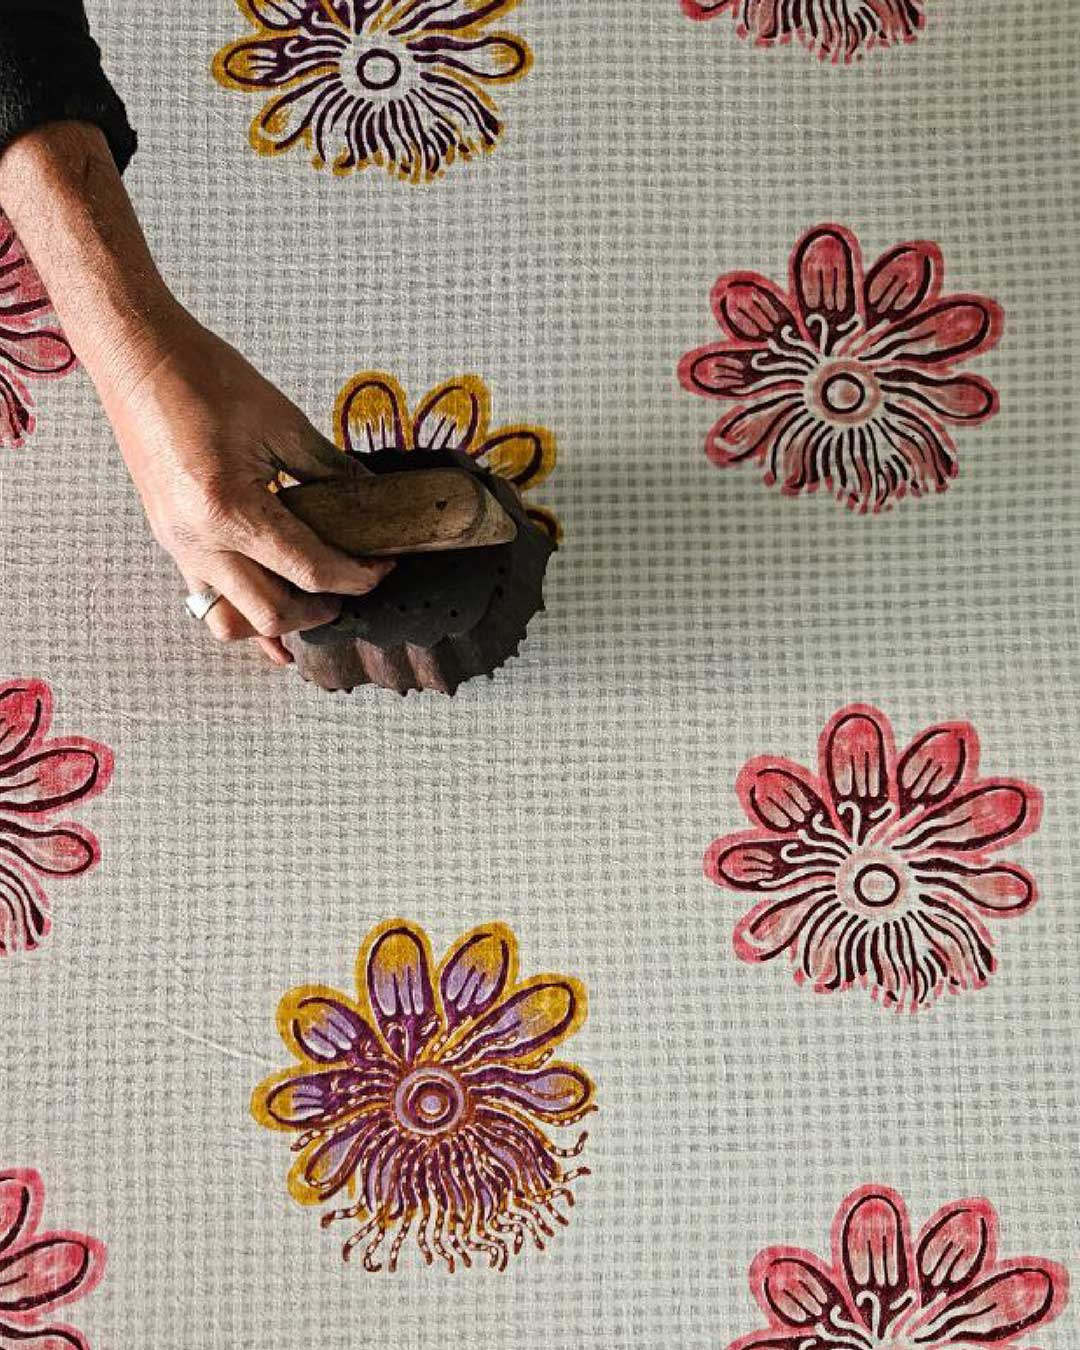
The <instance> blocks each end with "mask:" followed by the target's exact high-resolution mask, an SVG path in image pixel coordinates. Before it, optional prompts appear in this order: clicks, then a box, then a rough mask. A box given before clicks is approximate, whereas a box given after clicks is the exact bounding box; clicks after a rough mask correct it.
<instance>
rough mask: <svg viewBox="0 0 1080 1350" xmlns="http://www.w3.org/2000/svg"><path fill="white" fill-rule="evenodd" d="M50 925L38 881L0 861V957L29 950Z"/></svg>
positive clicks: (43, 894)
mask: <svg viewBox="0 0 1080 1350" xmlns="http://www.w3.org/2000/svg"><path fill="white" fill-rule="evenodd" d="M50 927H51V923H50V920H49V901H48V898H47V896H46V895H45V892H44V891H43V890H42V889H41V887H40V886H39V885H38V883H37V882H36V881H35V880H34V878H33V877H31V876H29V875H27V873H25V872H24V871H22V869H21V868H17V867H8V866H6V865H5V864H3V863H0V956H11V955H12V953H13V952H20V951H21V952H31V951H33V950H34V948H35V947H36V946H37V945H38V944H39V943H40V942H41V940H42V939H43V938H44V937H46V936H47V934H48V932H49V929H50Z"/></svg>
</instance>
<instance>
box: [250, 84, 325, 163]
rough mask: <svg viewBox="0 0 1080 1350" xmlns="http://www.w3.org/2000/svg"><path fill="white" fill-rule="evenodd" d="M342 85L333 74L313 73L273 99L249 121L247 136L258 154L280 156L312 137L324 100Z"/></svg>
mask: <svg viewBox="0 0 1080 1350" xmlns="http://www.w3.org/2000/svg"><path fill="white" fill-rule="evenodd" d="M340 87H341V81H340V80H339V78H338V76H337V74H336V73H326V72H316V73H315V74H313V75H311V76H310V77H308V78H306V79H304V80H303V81H302V82H301V83H299V84H296V85H293V86H292V88H290V89H287V90H286V91H285V92H284V93H283V94H279V95H278V96H277V97H276V98H272V99H271V100H270V102H269V103H267V105H266V106H265V107H264V108H263V109H262V111H261V112H260V113H259V114H258V116H257V117H256V118H255V120H254V121H253V122H252V124H251V128H250V131H249V139H250V141H251V145H252V148H253V149H254V150H256V151H257V152H258V153H259V154H260V155H280V154H283V153H284V152H285V151H286V150H291V149H292V147H293V146H294V145H296V143H297V142H298V141H301V140H304V141H307V142H310V140H311V124H312V122H313V121H314V120H315V116H316V114H317V113H318V111H319V108H320V107H321V105H322V103H323V101H324V100H325V99H326V98H327V97H329V96H330V95H332V94H333V93H334V92H335V91H337V90H339V89H340Z"/></svg>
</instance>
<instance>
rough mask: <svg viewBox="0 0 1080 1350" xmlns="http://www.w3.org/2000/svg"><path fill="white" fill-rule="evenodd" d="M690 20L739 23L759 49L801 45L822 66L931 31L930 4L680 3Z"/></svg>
mask: <svg viewBox="0 0 1080 1350" xmlns="http://www.w3.org/2000/svg"><path fill="white" fill-rule="evenodd" d="M681 3H682V8H683V13H685V14H686V15H687V16H688V17H689V18H691V19H697V20H702V21H703V20H706V19H716V18H719V17H720V15H722V14H725V15H728V16H729V17H730V18H732V19H734V20H735V25H736V31H737V32H738V35H739V37H741V38H744V39H747V40H748V41H750V42H752V43H754V44H755V45H756V46H759V47H775V46H786V45H787V44H789V43H791V42H793V41H797V42H801V43H802V44H803V46H805V47H807V48H809V50H810V51H811V52H813V53H814V54H815V55H816V56H819V57H820V58H821V59H822V60H823V61H829V62H831V63H832V64H834V65H836V64H839V63H841V62H843V63H844V64H845V65H848V64H850V63H851V62H852V61H858V60H861V59H862V57H863V55H864V54H865V53H866V52H868V51H871V50H872V49H873V48H875V47H893V46H896V45H898V44H900V43H907V42H914V41H915V39H916V38H917V37H918V35H919V33H921V32H922V30H923V28H924V27H925V25H926V7H925V0H798V3H795V4H793V3H791V0H681Z"/></svg>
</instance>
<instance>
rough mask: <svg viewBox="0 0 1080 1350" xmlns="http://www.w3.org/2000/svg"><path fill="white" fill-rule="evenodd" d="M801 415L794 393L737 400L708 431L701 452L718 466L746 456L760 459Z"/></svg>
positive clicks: (738, 462) (731, 463) (797, 396)
mask: <svg viewBox="0 0 1080 1350" xmlns="http://www.w3.org/2000/svg"><path fill="white" fill-rule="evenodd" d="M801 415H802V414H801V403H800V399H799V395H798V394H797V393H786V394H778V395H776V396H774V397H772V398H766V399H763V400H758V401H755V402H753V403H740V404H739V406H738V407H737V408H733V409H732V410H731V412H729V413H728V414H727V415H726V416H725V417H722V418H721V419H720V421H719V422H717V423H716V425H715V426H714V427H713V429H712V430H711V431H710V432H709V435H708V437H707V439H706V441H705V453H706V454H707V455H708V457H709V458H710V459H711V460H712V462H713V463H714V464H715V465H716V466H717V467H718V468H721V469H726V468H730V467H731V465H733V464H740V463H742V461H743V460H746V459H764V458H765V456H766V455H768V454H770V452H771V451H772V450H773V448H774V447H775V445H776V444H777V442H778V440H779V439H780V437H781V436H783V435H784V434H785V433H786V432H787V431H788V430H790V428H791V427H792V426H793V425H794V423H795V422H797V421H798V420H799V418H800V416H801Z"/></svg>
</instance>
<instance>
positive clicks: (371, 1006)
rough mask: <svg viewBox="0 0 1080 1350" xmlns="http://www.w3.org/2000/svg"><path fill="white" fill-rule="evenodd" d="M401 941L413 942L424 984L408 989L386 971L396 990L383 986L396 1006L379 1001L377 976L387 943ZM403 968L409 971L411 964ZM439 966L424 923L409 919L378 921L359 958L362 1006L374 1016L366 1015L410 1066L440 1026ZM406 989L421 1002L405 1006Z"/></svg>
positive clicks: (389, 1044) (400, 1057) (388, 969)
mask: <svg viewBox="0 0 1080 1350" xmlns="http://www.w3.org/2000/svg"><path fill="white" fill-rule="evenodd" d="M398 940H404V941H406V942H407V943H408V944H410V945H411V947H412V950H413V952H414V953H415V957H414V960H415V974H416V975H417V977H418V979H419V985H418V987H415V988H414V987H413V986H412V984H411V983H410V985H409V987H408V988H407V989H406V990H404V991H403V990H402V988H401V986H400V983H399V979H398V975H397V974H395V973H394V971H393V969H391V968H387V969H386V970H384V971H383V976H384V978H389V979H390V980H391V981H392V984H393V988H392V989H384V990H383V992H384V993H385V994H389V995H390V996H391V998H392V1000H393V1002H394V1003H395V1004H396V1005H398V1006H397V1008H396V1010H395V1008H391V1007H388V1006H384V1005H382V1004H380V1002H379V999H378V994H377V990H376V989H375V987H374V986H373V979H374V976H375V972H376V969H377V963H378V962H379V960H380V958H381V954H382V952H383V951H384V949H385V947H386V944H387V943H388V942H390V941H398ZM402 969H403V970H408V967H402ZM434 970H435V963H434V961H433V960H432V954H431V944H430V942H429V941H428V936H427V933H425V932H424V930H423V929H422V928H421V927H420V926H419V924H412V923H409V922H408V921H407V920H405V919H390V920H387V921H386V922H385V923H382V924H379V926H378V927H377V928H375V929H373V930H372V932H371V933H369V934H368V937H367V939H366V940H365V942H364V945H363V947H362V948H361V951H360V955H359V957H358V958H357V987H358V989H359V990H360V992H361V995H362V1002H361V1007H362V1008H364V1010H365V1012H370V1014H371V1016H370V1018H368V1017H367V1016H365V1018H364V1020H365V1021H366V1022H370V1025H372V1026H373V1027H374V1028H375V1029H376V1031H377V1032H378V1034H379V1037H380V1039H381V1041H382V1042H383V1044H384V1045H385V1046H386V1048H387V1049H388V1050H389V1051H390V1053H391V1054H392V1055H396V1056H397V1057H398V1058H399V1059H401V1061H402V1062H403V1063H406V1064H410V1063H412V1062H413V1060H414V1059H415V1058H416V1057H417V1056H418V1055H419V1054H420V1052H421V1051H422V1050H423V1049H424V1047H425V1046H426V1045H427V1044H428V1042H429V1041H430V1040H431V1038H432V1036H434V1034H435V1032H436V1031H437V1030H438V1028H439V1025H440V1021H441V1018H440V1009H439V1006H438V1003H437V1001H436V992H435V991H436V986H435V982H434ZM410 979H411V977H410ZM403 992H405V993H407V995H408V1000H409V1002H410V1004H411V1003H412V1002H414V1001H416V1000H417V999H418V1000H419V1004H420V1006H418V1007H415V1008H414V1007H411V1006H410V1007H408V1008H405V1007H404V1005H402V1004H401V996H402V993H403Z"/></svg>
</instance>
